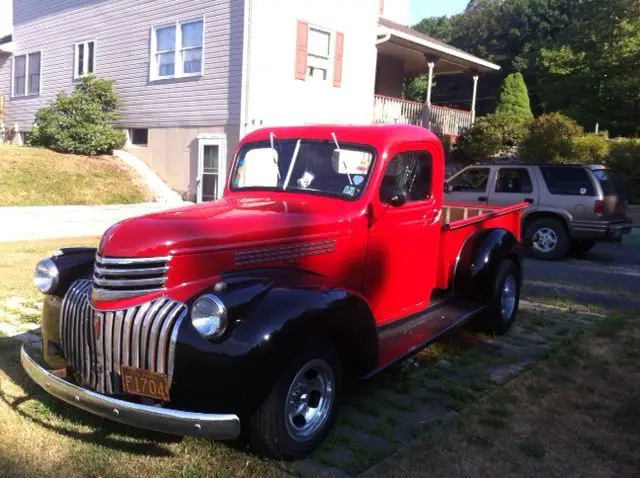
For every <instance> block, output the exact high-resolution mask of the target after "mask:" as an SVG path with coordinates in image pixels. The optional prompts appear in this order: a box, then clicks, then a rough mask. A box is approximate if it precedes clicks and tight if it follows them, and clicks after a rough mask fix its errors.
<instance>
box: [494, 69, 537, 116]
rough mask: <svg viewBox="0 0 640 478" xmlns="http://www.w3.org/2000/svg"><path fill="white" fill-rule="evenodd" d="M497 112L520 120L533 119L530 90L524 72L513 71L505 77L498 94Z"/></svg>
mask: <svg viewBox="0 0 640 478" xmlns="http://www.w3.org/2000/svg"><path fill="white" fill-rule="evenodd" d="M496 113H498V114H501V115H505V116H508V117H510V118H513V119H515V120H519V121H529V120H532V119H533V113H532V112H531V103H529V92H528V90H527V85H526V84H525V82H524V78H523V77H522V73H519V72H518V73H511V74H510V75H507V77H506V78H505V79H504V82H503V83H502V88H500V93H499V96H498V103H497V106H496Z"/></svg>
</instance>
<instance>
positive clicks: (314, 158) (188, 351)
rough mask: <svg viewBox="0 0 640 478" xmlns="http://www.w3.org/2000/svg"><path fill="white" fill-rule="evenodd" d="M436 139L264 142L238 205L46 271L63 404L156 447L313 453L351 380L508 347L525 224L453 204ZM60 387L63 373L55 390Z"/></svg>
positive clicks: (49, 349) (300, 134) (249, 165)
mask: <svg viewBox="0 0 640 478" xmlns="http://www.w3.org/2000/svg"><path fill="white" fill-rule="evenodd" d="M443 192H444V155H443V149H442V145H441V143H440V141H439V139H438V138H437V137H436V136H435V135H434V134H432V133H431V132H429V131H428V130H426V129H423V128H420V127H414V126H408V125H393V126H343V125H341V126H338V125H336V126H331V125H323V126H305V127H278V128H265V129H262V130H258V131H255V132H252V133H250V134H249V135H247V136H246V137H245V138H244V139H243V140H242V141H241V143H240V144H239V146H238V148H237V150H236V152H235V156H234V161H233V164H232V166H231V168H230V171H229V180H228V184H227V185H226V188H225V191H224V195H223V198H222V199H221V200H219V201H216V202H211V203H206V204H200V205H193V206H187V207H183V208H179V209H175V210H171V211H166V212H161V213H154V214H149V215H146V216H142V217H138V218H132V219H128V220H125V221H122V222H120V223H118V224H115V225H114V226H112V227H111V228H110V229H109V230H108V231H107V232H105V234H104V235H103V237H102V239H101V240H100V243H99V245H98V247H97V248H96V249H86V248H70V249H61V250H59V251H56V252H55V253H54V254H53V255H52V256H51V257H49V258H45V259H44V260H43V261H41V262H40V263H39V264H38V265H37V267H36V273H35V276H34V281H35V284H36V286H37V287H38V288H39V290H40V291H41V292H43V293H44V294H45V296H44V297H45V298H44V304H45V305H44V312H43V342H44V356H45V361H46V365H45V364H38V363H36V361H35V360H33V358H32V357H31V356H30V355H29V353H28V351H27V350H25V349H23V350H22V352H21V354H22V355H21V359H22V363H23V366H24V368H25V370H26V371H27V372H28V374H29V375H30V376H31V377H32V378H33V379H34V380H35V381H36V382H37V383H39V384H41V385H42V386H43V387H44V388H45V389H46V390H47V391H48V392H49V393H51V394H53V395H54V396H57V397H58V398H60V399H62V400H64V401H66V402H68V403H70V404H71V405H74V406H77V407H80V408H83V409H85V410H87V411H88V412H90V413H94V414H98V415H101V416H105V417H108V418H110V419H113V420H116V421H120V422H123V423H128V424H132V425H135V426H140V427H143V428H148V429H153V430H158V431H163V432H167V433H174V434H182V435H197V436H205V437H210V438H213V439H234V438H237V437H238V436H239V435H240V432H241V430H242V429H244V430H246V431H247V436H248V437H249V440H250V441H251V443H252V444H253V445H254V447H255V448H256V449H257V450H260V451H262V452H264V453H266V454H268V455H270V456H275V457H281V458H294V457H300V456H304V455H306V454H308V453H310V452H311V451H312V450H313V449H314V448H315V447H316V446H317V445H318V444H319V443H320V442H321V441H322V440H323V439H324V437H325V436H326V434H327V433H328V432H329V430H330V428H331V426H332V424H333V422H334V421H335V418H336V414H337V410H338V406H339V403H340V398H341V394H342V383H343V381H344V378H345V377H347V376H354V377H357V378H362V379H364V378H367V377H370V376H371V375H373V374H375V373H377V372H379V371H380V370H383V369H384V368H386V367H388V366H389V365H391V364H393V363H395V362H397V361H398V360H402V359H403V358H405V357H407V356H409V355H411V354H414V353H416V352H417V351H419V350H420V349H422V348H423V347H426V346H427V345H428V344H429V343H431V342H432V341H434V340H436V339H437V338H438V337H439V336H440V335H441V334H443V333H445V332H446V331H448V330H451V329H452V328H454V327H459V326H461V325H464V324H465V323H467V322H470V321H472V322H473V323H474V325H476V326H477V327H479V328H481V329H482V330H484V331H486V332H489V333H505V332H507V331H508V330H509V328H510V327H511V325H512V323H513V321H514V320H515V317H516V313H517V309H518V301H519V293H520V287H521V283H522V280H523V275H524V270H523V263H522V247H521V242H520V223H521V221H520V217H521V214H522V211H523V210H524V208H525V207H526V206H527V205H528V204H527V203H521V204H515V205H511V206H508V207H504V208H498V207H490V206H483V207H478V206H477V205H476V206H467V205H459V206H450V205H444V204H443ZM48 368H54V369H55V370H49V369H48Z"/></svg>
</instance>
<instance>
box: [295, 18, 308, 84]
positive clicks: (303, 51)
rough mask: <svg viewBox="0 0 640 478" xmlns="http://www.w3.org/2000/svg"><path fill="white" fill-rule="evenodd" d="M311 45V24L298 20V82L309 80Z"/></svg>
mask: <svg viewBox="0 0 640 478" xmlns="http://www.w3.org/2000/svg"><path fill="white" fill-rule="evenodd" d="M308 45H309V24H308V23H306V22H301V21H300V20H298V33H297V40H296V80H305V79H306V78H307V48H308Z"/></svg>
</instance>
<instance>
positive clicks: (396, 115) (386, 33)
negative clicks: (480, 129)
mask: <svg viewBox="0 0 640 478" xmlns="http://www.w3.org/2000/svg"><path fill="white" fill-rule="evenodd" d="M377 48H378V63H377V70H376V83H375V96H374V118H373V120H374V122H375V123H406V124H415V125H419V126H424V127H425V128H428V129H430V130H432V131H434V132H435V133H437V134H440V135H442V136H460V135H461V134H463V133H464V131H465V130H467V129H469V128H470V127H471V126H472V125H473V122H474V121H475V116H476V111H475V110H476V98H477V91H478V80H479V78H480V74H481V73H488V72H492V71H498V70H499V69H500V67H499V66H498V65H495V64H493V63H490V62H488V61H485V60H482V59H481V58H478V57H476V56H473V55H471V54H469V53H467V52H464V51H462V50H459V49H457V48H454V47H452V46H450V45H447V44H446V43H443V42H441V41H438V40H436V39H434V38H431V37H429V36H427V35H424V34H422V33H420V32H418V31H416V30H413V29H412V28H409V27H406V26H404V25H400V24H398V23H395V22H392V21H389V20H387V19H384V18H381V19H380V20H379V23H378V39H377ZM419 74H425V75H427V78H428V81H427V86H426V92H425V98H426V99H425V101H424V102H415V101H410V100H407V99H405V98H404V91H403V90H404V86H403V85H404V80H405V79H406V78H410V77H413V76H415V75H419ZM441 75H468V77H469V95H470V97H471V102H470V106H471V107H470V109H468V110H464V109H457V108H450V107H446V106H443V105H437V104H434V103H433V102H432V90H433V84H434V81H435V79H436V78H437V77H438V76H441Z"/></svg>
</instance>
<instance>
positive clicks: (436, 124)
mask: <svg viewBox="0 0 640 478" xmlns="http://www.w3.org/2000/svg"><path fill="white" fill-rule="evenodd" d="M472 125H473V114H472V113H471V111H464V110H456V109H453V108H447V107H445V106H437V105H431V106H430V108H429V115H428V117H427V120H426V127H427V128H429V129H430V130H432V131H433V132H434V133H438V134H441V135H445V136H462V135H463V134H464V133H465V131H466V130H468V129H469V128H471V126H472Z"/></svg>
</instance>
